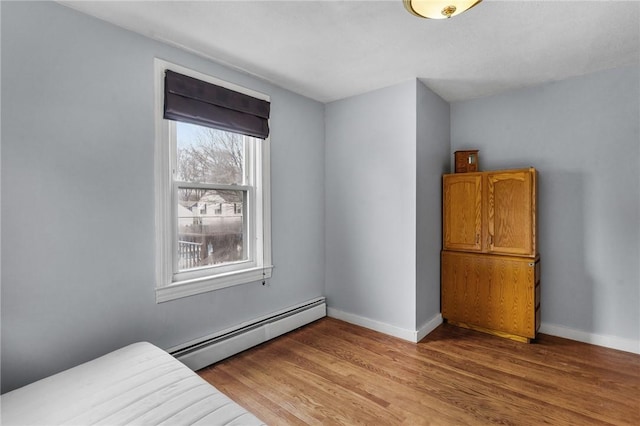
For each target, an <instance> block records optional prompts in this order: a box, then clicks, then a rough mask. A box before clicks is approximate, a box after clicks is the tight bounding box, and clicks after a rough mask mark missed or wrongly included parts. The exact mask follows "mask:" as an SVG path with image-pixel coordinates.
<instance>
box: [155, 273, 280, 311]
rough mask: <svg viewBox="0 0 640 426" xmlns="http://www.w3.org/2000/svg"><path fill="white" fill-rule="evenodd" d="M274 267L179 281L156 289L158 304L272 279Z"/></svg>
mask: <svg viewBox="0 0 640 426" xmlns="http://www.w3.org/2000/svg"><path fill="white" fill-rule="evenodd" d="M272 269H273V266H271V265H270V266H264V267H258V268H250V269H243V270H241V271H232V272H227V273H224V274H219V275H216V276H213V277H204V278H198V279H193V280H186V281H177V282H174V283H171V284H169V285H167V286H166V287H159V288H156V303H162V302H167V301H169V300H174V299H180V298H182V297H187V296H193V295H196V294H200V293H206V292H209V291H214V290H219V289H221V288H226V287H232V286H235V285H240V284H247V283H251V282H256V281H262V280H264V279H267V278H271V270H272Z"/></svg>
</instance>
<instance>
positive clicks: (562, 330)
mask: <svg viewBox="0 0 640 426" xmlns="http://www.w3.org/2000/svg"><path fill="white" fill-rule="evenodd" d="M539 331H540V333H544V334H550V335H552V336H557V337H563V338H565V339H570V340H577V341H578V342H583V343H590V344H592V345H597V346H604V347H606V348H611V349H617V350H620V351H625V352H631V353H635V354H640V342H639V341H637V340H632V339H625V338H622V337H617V336H610V335H604V334H595V333H588V332H586V331H582V330H576V329H573V328H568V327H563V326H560V325H555V324H548V323H544V322H543V323H542V324H540V330H539Z"/></svg>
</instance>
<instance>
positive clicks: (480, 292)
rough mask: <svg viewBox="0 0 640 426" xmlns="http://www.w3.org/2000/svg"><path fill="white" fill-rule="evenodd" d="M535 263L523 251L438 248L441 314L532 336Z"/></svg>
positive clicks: (494, 329) (472, 324) (473, 324)
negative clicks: (497, 252) (509, 253)
mask: <svg viewBox="0 0 640 426" xmlns="http://www.w3.org/2000/svg"><path fill="white" fill-rule="evenodd" d="M535 265H536V261H535V260H534V259H528V258H523V257H520V258H518V257H510V256H495V255H484V254H473V253H462V252H447V251H443V252H442V287H441V298H442V299H441V303H442V317H443V318H444V319H446V320H448V321H452V322H455V323H459V324H461V325H466V326H469V327H470V328H474V327H475V328H479V329H482V330H485V331H491V332H494V333H495V334H502V335H505V334H506V335H509V336H512V335H513V336H520V337H524V338H527V339H532V338H535V336H536V330H537V326H538V325H537V324H536V320H537V318H538V317H536V313H539V310H538V309H539V305H537V303H539V302H538V301H537V300H536V290H537V289H536V267H535ZM538 288H539V287H538ZM536 308H538V309H536Z"/></svg>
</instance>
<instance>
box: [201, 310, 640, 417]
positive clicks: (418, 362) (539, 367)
mask: <svg viewBox="0 0 640 426" xmlns="http://www.w3.org/2000/svg"><path fill="white" fill-rule="evenodd" d="M198 373H199V374H200V375H201V377H203V378H204V379H205V380H207V381H208V382H209V383H211V384H213V385H214V386H215V387H217V388H218V389H220V390H221V391H222V392H224V393H225V394H227V395H229V396H230V397H231V398H232V399H234V400H235V401H236V402H238V403H239V404H240V405H242V406H244V407H245V408H247V409H248V410H250V411H251V412H253V413H254V414H255V415H256V416H258V417H259V418H260V419H262V420H263V421H264V422H266V423H268V424H270V425H274V426H275V425H305V424H308V425H327V424H342V425H353V424H366V425H400V424H405V425H421V424H433V425H465V424H467V425H477V424H496V423H497V424H507V425H539V424H552V425H592V424H593V425H640V355H636V354H631V353H627V352H622V351H616V350H612V349H607V348H602V347H598V346H593V345H588V344H584V343H579V342H575V341H571V340H567V339H562V338H558V337H553V336H547V335H544V334H543V335H539V338H538V340H537V341H535V342H534V343H532V344H524V343H518V342H513V341H510V340H507V339H502V338H499V337H495V336H491V335H488V334H483V333H480V332H476V331H471V330H466V329H462V328H458V327H454V326H452V325H448V324H443V325H441V326H440V327H438V328H437V329H436V330H435V331H434V332H433V333H431V334H430V335H429V336H427V337H426V338H425V339H423V340H422V341H421V342H419V343H418V344H414V343H410V342H406V341H404V340H401V339H396V338H394V337H391V336H387V335H385V334H381V333H377V332H375V331H372V330H368V329H366V328H362V327H358V326H355V325H352V324H348V323H345V322H343V321H339V320H336V319H333V318H323V319H321V320H319V321H316V322H314V323H313V324H310V325H308V326H305V327H303V328H300V329H298V330H295V331H293V332H291V333H288V334H286V335H284V336H281V337H279V338H277V339H274V340H272V341H269V342H267V343H264V344H262V345H260V346H258V347H255V348H253V349H250V350H248V351H245V352H243V353H240V354H238V355H235V356H233V357H231V358H229V359H226V360H224V361H221V362H219V363H217V364H215V365H212V366H210V367H207V368H205V369H203V370H200V371H199V372H198Z"/></svg>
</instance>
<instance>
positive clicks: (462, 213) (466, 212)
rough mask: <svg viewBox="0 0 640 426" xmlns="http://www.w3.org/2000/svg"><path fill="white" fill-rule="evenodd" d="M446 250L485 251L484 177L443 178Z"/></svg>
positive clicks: (454, 176) (476, 175)
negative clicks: (482, 234)
mask: <svg viewBox="0 0 640 426" xmlns="http://www.w3.org/2000/svg"><path fill="white" fill-rule="evenodd" d="M442 192H443V198H444V199H443V210H442V221H443V232H442V237H443V247H444V248H445V249H448V250H471V251H481V250H482V238H481V233H482V175H480V174H458V175H445V176H444V177H443V191H442Z"/></svg>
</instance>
